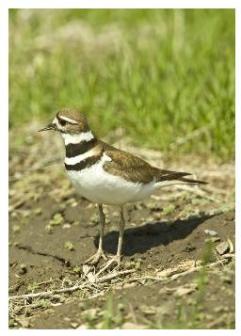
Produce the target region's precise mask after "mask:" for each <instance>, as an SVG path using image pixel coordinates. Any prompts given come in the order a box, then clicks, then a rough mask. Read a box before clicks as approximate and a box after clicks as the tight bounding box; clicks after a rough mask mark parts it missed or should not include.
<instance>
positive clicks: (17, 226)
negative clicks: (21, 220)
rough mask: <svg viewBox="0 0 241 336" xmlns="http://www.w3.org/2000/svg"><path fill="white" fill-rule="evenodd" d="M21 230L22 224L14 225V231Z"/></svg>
mask: <svg viewBox="0 0 241 336" xmlns="http://www.w3.org/2000/svg"><path fill="white" fill-rule="evenodd" d="M19 231H20V226H19V225H14V226H13V232H15V233H17V232H19Z"/></svg>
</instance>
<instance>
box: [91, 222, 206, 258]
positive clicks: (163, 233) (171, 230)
mask: <svg viewBox="0 0 241 336" xmlns="http://www.w3.org/2000/svg"><path fill="white" fill-rule="evenodd" d="M211 217H212V216H210V215H203V216H200V217H194V216H191V217H189V218H187V219H185V220H179V219H178V220H176V221H174V222H154V223H147V224H145V225H143V226H141V227H136V228H128V229H126V230H125V233H124V242H123V249H122V254H123V255H125V256H132V255H134V254H135V253H145V252H146V251H148V250H150V249H151V248H153V247H155V246H159V245H168V244H169V243H171V242H172V241H174V240H179V239H183V238H185V237H187V236H188V235H189V234H190V233H191V232H192V231H193V230H194V229H195V228H196V227H197V226H199V225H200V224H202V223H203V222H204V221H205V220H207V219H209V218H211ZM118 235H119V233H118V231H112V232H109V233H107V234H106V235H105V237H104V239H103V248H104V250H105V251H106V252H108V253H112V254H115V253H116V250H117V243H118ZM98 241H99V237H96V238H95V241H94V243H95V246H96V247H97V246H98Z"/></svg>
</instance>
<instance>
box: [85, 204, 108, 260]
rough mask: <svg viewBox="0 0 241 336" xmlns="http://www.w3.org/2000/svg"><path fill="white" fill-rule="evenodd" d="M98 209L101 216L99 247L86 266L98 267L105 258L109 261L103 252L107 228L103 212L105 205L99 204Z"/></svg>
mask: <svg viewBox="0 0 241 336" xmlns="http://www.w3.org/2000/svg"><path fill="white" fill-rule="evenodd" d="M98 208H99V216H100V238H99V247H98V250H97V252H96V253H95V254H94V255H93V256H91V257H90V258H88V259H87V260H86V261H85V263H86V264H91V265H96V264H97V263H98V262H99V260H100V259H101V258H103V259H104V260H107V257H106V255H105V254H104V251H103V237H104V228H105V214H104V211H103V205H102V204H98Z"/></svg>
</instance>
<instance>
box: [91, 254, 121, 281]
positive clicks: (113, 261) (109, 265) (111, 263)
mask: <svg viewBox="0 0 241 336" xmlns="http://www.w3.org/2000/svg"><path fill="white" fill-rule="evenodd" d="M114 265H115V267H114V269H115V270H116V269H118V268H119V267H120V265H121V256H120V255H115V256H114V257H112V258H111V259H110V260H108V261H107V263H106V264H105V266H104V267H102V268H101V269H100V270H99V272H98V273H97V274H96V276H99V275H100V274H101V273H103V272H104V271H106V270H107V269H110V268H111V269H112V266H114Z"/></svg>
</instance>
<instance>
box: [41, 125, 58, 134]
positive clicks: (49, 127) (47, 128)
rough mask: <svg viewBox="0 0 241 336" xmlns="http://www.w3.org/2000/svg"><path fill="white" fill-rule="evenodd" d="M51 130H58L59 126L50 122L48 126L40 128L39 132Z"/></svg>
mask: <svg viewBox="0 0 241 336" xmlns="http://www.w3.org/2000/svg"><path fill="white" fill-rule="evenodd" d="M50 130H54V131H56V130H57V127H56V125H55V124H52V123H50V124H48V125H47V126H46V127H44V128H42V129H40V130H39V131H38V132H43V131H50Z"/></svg>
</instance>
